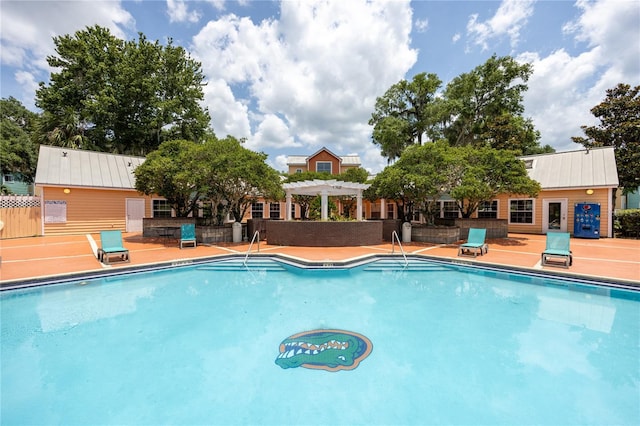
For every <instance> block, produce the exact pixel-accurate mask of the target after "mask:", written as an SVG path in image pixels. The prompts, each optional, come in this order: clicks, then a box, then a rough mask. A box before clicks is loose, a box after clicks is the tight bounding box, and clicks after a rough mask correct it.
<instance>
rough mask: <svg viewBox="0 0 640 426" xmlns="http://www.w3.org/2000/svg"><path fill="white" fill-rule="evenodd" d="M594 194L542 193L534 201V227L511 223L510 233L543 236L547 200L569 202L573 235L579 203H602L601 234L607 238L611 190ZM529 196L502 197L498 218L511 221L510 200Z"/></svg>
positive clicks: (583, 191)
mask: <svg viewBox="0 0 640 426" xmlns="http://www.w3.org/2000/svg"><path fill="white" fill-rule="evenodd" d="M593 191H594V192H593V194H591V195H588V194H587V193H586V190H585V189H571V190H558V191H542V192H540V194H538V197H537V198H535V199H534V216H533V217H534V219H533V221H534V223H533V224H532V225H527V224H519V223H518V224H512V223H510V224H509V225H508V226H509V232H514V233H518V234H542V233H543V230H542V217H543V208H544V203H543V200H545V199H566V200H567V232H569V233H573V223H574V222H573V219H574V208H575V204H577V203H600V233H601V236H602V237H606V236H607V233H608V230H609V223H610V219H611V218H610V217H609V214H608V211H609V204H610V203H611V200H610V199H609V189H608V188H599V189H594V190H593ZM527 198H529V197H527V196H509V195H500V196H498V197H497V200H498V218H499V219H509V200H514V199H527Z"/></svg>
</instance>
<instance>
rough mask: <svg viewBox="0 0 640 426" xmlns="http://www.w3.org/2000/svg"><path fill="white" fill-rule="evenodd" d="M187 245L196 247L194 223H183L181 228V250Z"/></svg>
mask: <svg viewBox="0 0 640 426" xmlns="http://www.w3.org/2000/svg"><path fill="white" fill-rule="evenodd" d="M185 244H187V245H193V248H195V247H196V226H195V225H194V224H193V223H183V224H182V225H181V226H180V248H182V247H183V246H184V245H185Z"/></svg>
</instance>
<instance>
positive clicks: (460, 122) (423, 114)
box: [369, 55, 554, 161]
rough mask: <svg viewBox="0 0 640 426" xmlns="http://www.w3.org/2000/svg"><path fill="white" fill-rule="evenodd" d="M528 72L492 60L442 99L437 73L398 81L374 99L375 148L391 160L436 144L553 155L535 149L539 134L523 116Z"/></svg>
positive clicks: (523, 67)
mask: <svg viewBox="0 0 640 426" xmlns="http://www.w3.org/2000/svg"><path fill="white" fill-rule="evenodd" d="M532 72H533V68H532V66H531V65H530V64H519V63H518V62H516V61H515V60H514V59H513V58H511V57H509V56H505V57H497V56H496V55H493V56H492V57H491V58H489V59H488V60H487V61H486V62H485V63H484V64H482V65H480V66H478V67H476V68H475V69H473V70H472V71H471V72H469V73H465V74H461V75H460V76H458V77H456V78H454V79H453V80H452V81H451V82H450V83H449V84H448V85H447V87H446V88H445V90H444V91H443V92H442V93H440V94H438V93H437V90H438V89H439V87H440V84H441V81H440V79H439V78H438V77H437V76H436V75H435V74H425V73H421V74H418V75H416V76H415V77H414V79H413V80H412V81H411V82H407V81H406V80H401V81H400V82H398V83H396V84H394V85H393V86H391V87H390V88H389V89H388V90H387V92H385V94H384V95H383V96H382V97H379V98H377V99H376V105H375V110H374V112H373V114H372V116H371V119H370V120H369V124H370V125H372V126H374V128H373V133H372V137H373V143H374V144H376V145H379V146H380V149H381V152H382V155H383V156H384V157H386V158H387V159H388V160H389V161H391V160H395V159H396V158H399V157H400V156H401V154H402V152H403V151H404V150H405V149H406V148H407V147H409V146H411V145H413V144H418V145H420V144H422V142H423V141H425V140H427V141H437V140H440V139H446V140H447V141H448V142H449V145H450V146H463V145H474V146H488V147H492V148H497V149H507V150H513V151H519V152H520V153H521V154H522V155H530V154H539V153H544V152H553V151H554V150H553V148H552V147H551V146H549V145H545V146H544V147H541V146H540V145H539V140H540V132H538V131H537V130H535V127H534V125H533V121H532V120H531V119H530V118H525V117H523V112H524V106H523V93H524V92H525V91H526V90H527V85H526V82H527V81H528V79H529V76H530V75H531V73H532Z"/></svg>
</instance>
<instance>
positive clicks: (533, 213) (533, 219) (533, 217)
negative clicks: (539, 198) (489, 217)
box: [507, 198, 537, 226]
mask: <svg viewBox="0 0 640 426" xmlns="http://www.w3.org/2000/svg"><path fill="white" fill-rule="evenodd" d="M527 200H531V201H532V203H531V223H521V222H511V201H527ZM508 203H509V204H507V221H508V222H507V223H508V224H509V225H522V226H534V225H535V224H536V208H537V206H536V199H535V198H509V201H508Z"/></svg>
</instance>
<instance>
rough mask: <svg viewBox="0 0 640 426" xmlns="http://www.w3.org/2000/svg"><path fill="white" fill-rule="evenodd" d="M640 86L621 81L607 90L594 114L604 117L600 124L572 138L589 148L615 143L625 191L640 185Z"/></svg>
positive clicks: (601, 118) (584, 129)
mask: <svg viewBox="0 0 640 426" xmlns="http://www.w3.org/2000/svg"><path fill="white" fill-rule="evenodd" d="M639 94H640V86H635V87H633V88H632V87H631V86H630V85H628V84H622V83H621V84H618V86H616V87H615V88H613V89H609V90H607V96H606V98H605V99H604V101H602V102H601V103H600V104H598V105H596V106H595V107H593V108H591V113H592V114H593V115H594V116H595V117H597V118H599V119H600V124H599V125H596V126H581V129H582V130H583V131H584V133H585V135H586V137H572V138H571V139H572V140H573V141H574V142H577V143H579V144H582V145H584V146H585V147H586V148H593V147H600V146H612V147H614V150H615V156H616V165H617V168H618V178H619V181H620V186H622V187H623V194H628V193H630V192H634V191H636V190H637V189H638V187H640V95H639Z"/></svg>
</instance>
